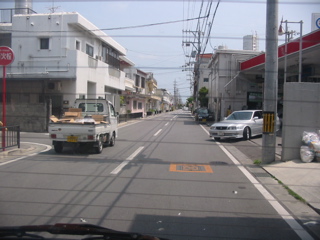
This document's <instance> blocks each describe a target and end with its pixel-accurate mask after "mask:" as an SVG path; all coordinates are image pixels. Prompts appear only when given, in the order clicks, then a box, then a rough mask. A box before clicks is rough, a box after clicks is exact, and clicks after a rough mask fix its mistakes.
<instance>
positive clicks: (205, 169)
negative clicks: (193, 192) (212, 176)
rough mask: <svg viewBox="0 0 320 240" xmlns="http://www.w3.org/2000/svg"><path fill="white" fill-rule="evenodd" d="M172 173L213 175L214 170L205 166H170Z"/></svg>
mask: <svg viewBox="0 0 320 240" xmlns="http://www.w3.org/2000/svg"><path fill="white" fill-rule="evenodd" d="M170 171H171V172H202V173H212V172H213V171H212V169H211V167H210V166H209V165H203V164H170Z"/></svg>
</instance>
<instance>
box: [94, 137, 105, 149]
mask: <svg viewBox="0 0 320 240" xmlns="http://www.w3.org/2000/svg"><path fill="white" fill-rule="evenodd" d="M95 150H96V153H102V150H103V141H102V138H101V137H100V138H99V141H98V147H96V148H95Z"/></svg>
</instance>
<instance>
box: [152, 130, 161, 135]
mask: <svg viewBox="0 0 320 240" xmlns="http://www.w3.org/2000/svg"><path fill="white" fill-rule="evenodd" d="M161 131H162V129H160V130H159V131H158V132H156V133H155V134H154V135H153V136H154V137H156V136H157V135H158V134H159V133H161Z"/></svg>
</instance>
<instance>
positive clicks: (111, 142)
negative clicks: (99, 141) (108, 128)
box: [109, 133, 116, 147]
mask: <svg viewBox="0 0 320 240" xmlns="http://www.w3.org/2000/svg"><path fill="white" fill-rule="evenodd" d="M115 144H116V136H115V133H113V134H112V136H111V138H110V141H109V146H110V147H113V146H114V145H115Z"/></svg>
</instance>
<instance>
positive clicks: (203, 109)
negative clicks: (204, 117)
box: [198, 108, 208, 114]
mask: <svg viewBox="0 0 320 240" xmlns="http://www.w3.org/2000/svg"><path fill="white" fill-rule="evenodd" d="M198 113H199V114H208V109H206V108H202V109H199V111H198Z"/></svg>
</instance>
